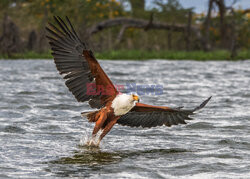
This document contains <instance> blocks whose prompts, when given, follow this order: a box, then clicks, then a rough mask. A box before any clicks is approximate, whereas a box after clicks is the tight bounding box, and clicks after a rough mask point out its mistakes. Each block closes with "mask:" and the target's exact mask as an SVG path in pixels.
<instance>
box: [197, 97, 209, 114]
mask: <svg viewBox="0 0 250 179" xmlns="http://www.w3.org/2000/svg"><path fill="white" fill-rule="evenodd" d="M211 98H212V96H210V97H209V98H207V99H206V100H205V101H203V102H202V103H201V104H200V106H198V107H196V108H195V109H194V110H193V112H194V111H198V110H200V109H202V108H204V107H205V106H206V105H207V103H208V102H209V101H210V99H211Z"/></svg>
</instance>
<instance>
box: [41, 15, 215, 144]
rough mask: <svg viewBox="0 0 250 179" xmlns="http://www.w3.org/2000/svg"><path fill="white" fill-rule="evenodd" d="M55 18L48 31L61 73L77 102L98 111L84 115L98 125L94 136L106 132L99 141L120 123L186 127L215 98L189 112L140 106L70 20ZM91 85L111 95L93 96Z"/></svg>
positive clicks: (47, 28)
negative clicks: (114, 79)
mask: <svg viewBox="0 0 250 179" xmlns="http://www.w3.org/2000/svg"><path fill="white" fill-rule="evenodd" d="M54 19H55V21H56V24H57V27H56V26H55V25H53V24H51V23H49V27H46V30H47V31H48V34H49V35H48V36H47V38H48V40H49V44H50V46H51V50H52V55H53V57H54V61H55V64H56V67H57V70H58V71H59V73H60V74H61V75H63V77H64V79H65V80H66V81H65V84H66V86H67V87H68V88H69V90H70V91H71V92H72V94H73V95H74V96H75V98H76V99H77V101H79V102H85V101H88V102H89V105H90V106H91V107H92V108H96V109H98V110H96V111H93V112H87V113H84V114H85V115H86V117H87V118H88V120H89V121H90V122H96V125H95V128H94V130H93V134H92V135H93V137H95V136H96V133H97V132H98V131H99V130H100V129H103V132H102V134H101V136H100V138H99V142H100V141H101V139H102V138H103V137H104V136H105V135H106V134H107V133H108V132H109V131H110V129H111V128H112V127H113V125H114V124H116V123H118V124H120V125H126V126H131V127H139V126H141V127H156V126H161V125H166V126H171V125H177V124H186V122H185V120H190V119H191V118H189V115H192V114H193V113H194V112H195V111H197V110H199V109H201V108H203V107H204V106H205V105H206V104H207V103H208V101H209V100H210V99H211V97H209V98H208V99H207V100H205V101H204V102H203V103H202V104H201V105H200V106H198V107H196V108H194V109H192V110H186V109H182V108H169V107H164V106H152V105H147V104H143V103H139V97H138V96H136V95H126V94H119V93H118V91H117V90H116V88H115V86H114V85H113V83H112V82H111V80H110V79H109V77H108V76H107V75H106V73H105V72H104V71H103V69H102V68H101V66H100V64H99V63H98V61H97V60H96V58H95V57H94V54H93V53H92V51H91V50H88V49H87V48H86V45H85V43H83V42H82V41H81V40H80V38H79V37H78V35H77V34H76V32H75V30H74V28H73V26H72V24H71V22H70V21H69V19H68V18H67V17H66V22H67V24H66V23H65V22H64V21H63V20H62V19H61V18H60V17H54ZM91 83H92V84H95V85H96V86H98V85H99V86H103V87H104V88H108V92H109V93H108V94H107V93H103V92H102V91H100V92H99V93H96V94H89V93H88V89H87V88H88V84H91ZM99 142H98V144H99Z"/></svg>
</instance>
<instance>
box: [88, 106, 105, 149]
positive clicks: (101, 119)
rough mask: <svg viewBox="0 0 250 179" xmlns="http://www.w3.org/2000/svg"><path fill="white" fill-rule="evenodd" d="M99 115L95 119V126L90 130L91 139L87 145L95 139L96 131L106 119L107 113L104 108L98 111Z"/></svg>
mask: <svg viewBox="0 0 250 179" xmlns="http://www.w3.org/2000/svg"><path fill="white" fill-rule="evenodd" d="M100 113H101V114H100V117H99V118H98V120H97V121H96V123H95V127H94V129H93V132H92V139H91V140H90V141H89V142H88V144H89V145H91V144H92V142H94V141H95V137H96V134H97V133H98V131H99V130H100V129H101V126H102V125H103V124H104V122H105V121H106V119H107V113H106V110H102V111H100Z"/></svg>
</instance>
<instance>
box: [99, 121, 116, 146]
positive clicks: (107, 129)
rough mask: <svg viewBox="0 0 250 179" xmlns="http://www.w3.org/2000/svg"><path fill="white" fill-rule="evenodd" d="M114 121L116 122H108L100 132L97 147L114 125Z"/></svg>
mask: <svg viewBox="0 0 250 179" xmlns="http://www.w3.org/2000/svg"><path fill="white" fill-rule="evenodd" d="M116 121H117V120H112V121H110V122H109V123H108V124H107V125H106V126H105V128H104V129H103V131H102V134H101V135H100V137H99V140H98V143H97V145H99V144H100V142H101V140H102V139H103V137H104V136H105V135H106V134H107V133H108V132H109V131H110V130H111V129H112V127H113V126H114V125H115V123H116Z"/></svg>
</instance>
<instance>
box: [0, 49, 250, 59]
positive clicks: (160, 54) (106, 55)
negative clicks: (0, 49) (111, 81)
mask: <svg viewBox="0 0 250 179" xmlns="http://www.w3.org/2000/svg"><path fill="white" fill-rule="evenodd" d="M94 54H95V56H96V58H97V59H101V60H105V59H108V60H150V59H163V60H164V59H166V60H198V61H207V60H247V59H250V51H249V50H241V51H239V52H238V53H237V56H236V57H234V58H231V56H230V55H231V54H230V52H229V51H226V50H215V51H210V52H204V51H189V52H188V51H166V50H165V51H164V50H160V51H145V50H113V51H104V52H94ZM52 58H53V57H52V55H51V53H50V52H43V53H37V52H34V51H27V52H24V53H15V54H13V55H11V56H7V55H3V54H0V60H4V59H13V60H14V59H52Z"/></svg>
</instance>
